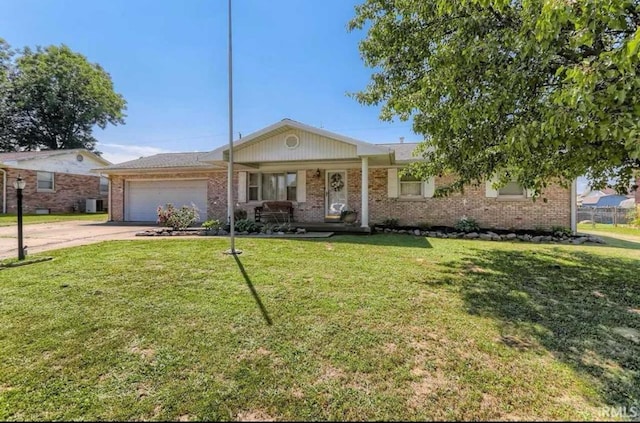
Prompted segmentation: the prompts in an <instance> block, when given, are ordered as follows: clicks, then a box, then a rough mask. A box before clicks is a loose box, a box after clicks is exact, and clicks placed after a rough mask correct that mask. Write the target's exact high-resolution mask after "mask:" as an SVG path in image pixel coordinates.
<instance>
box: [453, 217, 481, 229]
mask: <svg viewBox="0 0 640 423" xmlns="http://www.w3.org/2000/svg"><path fill="white" fill-rule="evenodd" d="M455 228H456V230H458V231H462V232H475V231H477V230H479V229H480V226H479V225H478V222H476V220H475V219H474V218H472V217H466V216H464V217H462V218H461V219H460V220H458V222H457V223H456V225H455Z"/></svg>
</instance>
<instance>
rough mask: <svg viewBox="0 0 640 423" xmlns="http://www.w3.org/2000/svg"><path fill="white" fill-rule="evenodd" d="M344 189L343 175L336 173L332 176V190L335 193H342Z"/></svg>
mask: <svg viewBox="0 0 640 423" xmlns="http://www.w3.org/2000/svg"><path fill="white" fill-rule="evenodd" d="M342 187H344V182H343V181H342V175H341V174H339V173H334V174H333V175H331V188H332V189H333V190H334V191H340V190H342Z"/></svg>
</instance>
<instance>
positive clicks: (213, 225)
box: [202, 219, 222, 231]
mask: <svg viewBox="0 0 640 423" xmlns="http://www.w3.org/2000/svg"><path fill="white" fill-rule="evenodd" d="M202 227H203V228H205V229H206V230H208V231H217V230H218V229H220V228H222V222H220V221H219V220H218V219H209V220H207V221H206V222H204V223H203V224H202Z"/></svg>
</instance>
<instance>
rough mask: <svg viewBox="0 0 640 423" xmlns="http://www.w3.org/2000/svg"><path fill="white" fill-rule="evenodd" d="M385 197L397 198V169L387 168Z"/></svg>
mask: <svg viewBox="0 0 640 423" xmlns="http://www.w3.org/2000/svg"><path fill="white" fill-rule="evenodd" d="M387 197H389V198H398V169H387Z"/></svg>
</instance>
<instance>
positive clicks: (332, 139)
mask: <svg viewBox="0 0 640 423" xmlns="http://www.w3.org/2000/svg"><path fill="white" fill-rule="evenodd" d="M416 145H417V144H411V143H400V144H370V143H367V142H363V141H359V140H355V139H352V138H348V137H345V136H342V135H339V134H335V133H332V132H329V131H325V130H323V129H318V128H314V127H311V126H308V125H304V124H302V123H299V122H296V121H293V120H290V119H284V120H282V121H280V122H278V123H276V124H274V125H271V126H269V127H267V128H264V129H262V130H260V131H257V132H255V133H253V134H251V135H249V136H246V137H244V138H242V139H241V140H238V141H236V142H235V143H234V149H233V152H234V176H233V178H234V180H233V187H234V192H233V198H234V201H235V203H236V204H235V207H236V208H241V209H245V210H246V211H247V214H248V217H249V218H252V217H253V216H254V210H255V208H256V207H257V206H260V205H261V204H262V203H263V202H265V201H271V200H286V201H290V202H291V204H292V205H293V208H294V221H297V222H305V223H313V222H335V221H339V218H340V212H341V210H343V209H347V208H348V209H355V210H356V211H357V212H358V218H359V224H360V225H361V226H362V227H365V228H366V227H369V226H370V225H373V224H375V223H378V222H382V221H383V220H384V219H387V218H394V219H398V220H399V223H400V224H402V225H415V224H429V225H431V226H453V225H455V223H456V222H457V221H458V220H459V219H460V218H461V217H463V216H467V217H473V218H474V219H476V220H477V221H478V223H479V224H480V225H481V226H482V227H485V228H503V229H510V228H514V229H535V228H543V227H544V228H550V227H552V226H563V227H572V228H573V229H574V230H575V219H574V217H573V216H574V215H575V213H574V212H575V210H574V208H575V183H574V184H573V189H566V188H562V187H560V186H554V185H550V186H549V187H548V188H547V189H546V191H545V192H544V197H545V198H546V199H547V200H546V202H544V201H540V200H539V201H534V200H533V199H532V198H531V197H530V195H529V192H527V190H526V189H524V188H523V187H521V186H519V185H518V184H517V183H515V182H514V183H510V184H508V185H507V186H505V187H503V188H500V189H497V190H496V189H494V188H493V187H492V183H491V182H490V181H488V182H486V183H485V184H483V185H482V186H478V187H467V188H466V189H465V193H464V194H455V195H452V196H450V197H447V198H434V197H433V194H434V190H435V188H436V187H437V186H438V185H439V184H444V183H447V182H448V181H449V179H450V177H446V176H445V177H443V178H432V179H430V180H428V181H420V180H415V179H413V178H410V177H403V176H400V173H399V170H400V169H402V168H403V167H404V166H406V164H408V163H410V162H411V161H413V160H416V159H415V158H414V157H413V156H412V152H413V150H414V149H415V147H416ZM228 157H229V151H228V147H227V146H225V147H220V148H218V149H216V150H214V151H212V152H209V153H173V154H171V153H170V154H159V155H155V156H150V157H145V158H141V159H138V160H133V161H130V162H125V163H120V164H117V165H111V166H107V167H105V168H104V169H102V170H101V171H102V172H104V173H106V174H109V177H110V180H111V185H110V187H111V188H110V206H109V213H110V219H111V220H113V221H155V219H156V209H157V207H158V206H159V205H164V204H166V203H172V204H174V205H176V206H180V205H183V204H187V205H188V204H194V205H196V206H197V207H198V209H199V210H200V211H201V219H202V220H204V218H205V216H204V213H202V212H203V211H206V216H207V217H209V218H218V219H221V220H222V221H226V220H227V166H226V165H227V163H228ZM363 186H366V187H367V189H362V187H363Z"/></svg>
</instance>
